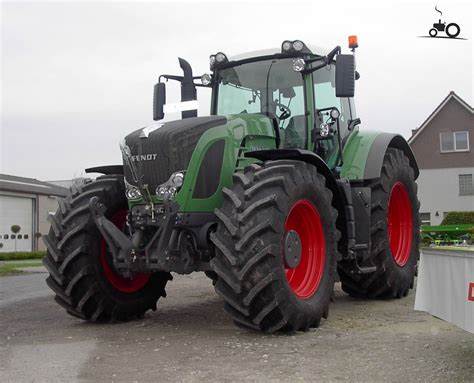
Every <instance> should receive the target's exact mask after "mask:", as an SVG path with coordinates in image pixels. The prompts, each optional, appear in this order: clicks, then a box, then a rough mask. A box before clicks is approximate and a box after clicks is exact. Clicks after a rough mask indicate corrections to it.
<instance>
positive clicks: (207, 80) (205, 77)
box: [201, 73, 212, 86]
mask: <svg viewBox="0 0 474 383" xmlns="http://www.w3.org/2000/svg"><path fill="white" fill-rule="evenodd" d="M211 82H212V78H211V75H210V74H209V73H204V74H203V75H202V76H201V83H202V85H205V86H208V85H210V84H211Z"/></svg>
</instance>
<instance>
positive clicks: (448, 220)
mask: <svg viewBox="0 0 474 383" xmlns="http://www.w3.org/2000/svg"><path fill="white" fill-rule="evenodd" d="M463 224H465V225H468V224H471V225H474V211H450V212H449V213H448V214H447V215H446V217H444V219H443V222H441V225H463Z"/></svg>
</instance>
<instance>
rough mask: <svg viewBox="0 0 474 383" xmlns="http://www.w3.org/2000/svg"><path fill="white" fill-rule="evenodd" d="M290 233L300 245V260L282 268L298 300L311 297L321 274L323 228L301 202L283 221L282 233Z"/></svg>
mask: <svg viewBox="0 0 474 383" xmlns="http://www.w3.org/2000/svg"><path fill="white" fill-rule="evenodd" d="M290 230H294V231H296V232H297V233H298V235H299V237H300V241H301V260H300V263H299V265H298V266H296V267H295V268H293V269H292V268H287V267H286V266H285V274H286V279H287V281H288V285H289V286H290V288H291V290H292V291H293V293H294V294H295V295H296V296H297V297H298V298H300V299H307V298H310V297H312V296H313V295H314V294H315V293H316V291H317V290H318V287H319V284H320V283H321V279H322V277H323V274H324V265H325V262H326V245H325V239H324V231H323V225H322V224H321V219H320V217H319V213H318V211H317V210H316V208H315V207H314V206H313V204H312V203H311V202H309V201H308V200H305V199H301V200H299V201H297V202H296V203H295V204H294V205H293V206H292V207H291V209H290V213H289V214H288V217H287V218H286V222H285V232H288V231H290Z"/></svg>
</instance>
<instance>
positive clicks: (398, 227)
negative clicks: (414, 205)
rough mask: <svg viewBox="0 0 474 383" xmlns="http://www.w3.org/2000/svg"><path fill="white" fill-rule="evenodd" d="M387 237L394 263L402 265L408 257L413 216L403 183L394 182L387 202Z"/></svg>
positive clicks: (411, 237)
mask: <svg viewBox="0 0 474 383" xmlns="http://www.w3.org/2000/svg"><path fill="white" fill-rule="evenodd" d="M387 220H388V238H389V243H390V251H391V253H392V257H393V259H394V261H395V263H396V264H397V265H398V266H400V267H403V266H405V264H406V263H407V262H408V260H409V259H410V253H411V244H412V239H413V218H412V209H411V203H410V196H409V194H408V190H407V189H406V187H405V185H404V184H402V183H401V182H396V183H395V184H394V185H393V187H392V190H391V192H390V197H389V203H388V217H387Z"/></svg>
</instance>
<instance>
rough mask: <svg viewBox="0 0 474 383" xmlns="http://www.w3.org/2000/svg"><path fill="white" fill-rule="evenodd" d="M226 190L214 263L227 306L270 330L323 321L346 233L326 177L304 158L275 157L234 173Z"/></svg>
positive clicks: (239, 318)
mask: <svg viewBox="0 0 474 383" xmlns="http://www.w3.org/2000/svg"><path fill="white" fill-rule="evenodd" d="M223 193H224V197H225V198H224V203H223V205H222V208H220V209H216V216H217V218H218V225H217V229H216V232H215V233H212V234H211V239H212V241H213V243H214V245H215V246H216V256H215V257H214V258H213V260H212V261H211V266H212V268H213V270H214V271H215V272H216V274H217V275H218V279H217V283H216V286H215V288H216V291H217V292H218V293H219V294H220V295H221V296H223V298H224V300H225V304H224V309H225V310H226V311H227V312H228V313H229V314H230V316H231V317H232V319H233V320H234V321H235V322H236V323H237V324H240V325H243V326H246V327H250V328H253V329H256V330H262V331H265V332H270V333H271V332H275V331H279V330H280V331H297V330H303V331H306V330H308V329H309V328H310V327H317V326H318V325H319V323H320V320H321V318H322V317H325V318H326V317H327V315H328V306H329V302H330V299H331V296H332V294H333V290H334V280H335V269H336V259H337V241H338V240H339V232H338V231H337V229H336V218H337V211H336V210H335V209H334V208H333V207H332V193H331V191H330V190H329V189H328V188H327V187H326V186H325V179H324V177H323V176H322V175H321V174H319V173H318V172H317V170H316V168H315V167H314V166H311V165H309V164H306V163H304V162H300V161H288V160H279V161H269V162H266V163H264V164H263V165H257V164H254V165H251V166H249V167H247V168H246V169H245V171H244V173H236V174H234V185H233V186H232V188H231V189H226V188H224V190H223ZM291 246H293V248H292V249H295V248H300V249H301V251H297V252H294V250H292V249H290V247H291ZM285 251H286V254H285ZM298 254H299V262H296V261H295V263H293V261H294V260H295V259H294V256H296V258H298ZM289 255H291V257H293V258H291V259H290V258H289Z"/></svg>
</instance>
